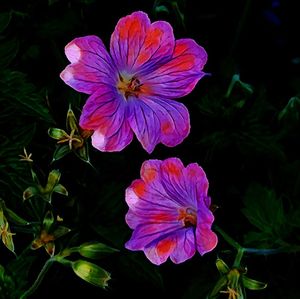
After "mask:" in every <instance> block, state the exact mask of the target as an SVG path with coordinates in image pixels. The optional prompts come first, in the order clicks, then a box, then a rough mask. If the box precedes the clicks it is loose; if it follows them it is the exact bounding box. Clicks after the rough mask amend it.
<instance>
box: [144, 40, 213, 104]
mask: <svg viewBox="0 0 300 299" xmlns="http://www.w3.org/2000/svg"><path fill="white" fill-rule="evenodd" d="M206 61H207V54H206V52H205V50H204V49H203V48H202V47H201V46H199V45H198V44H197V43H196V42H195V41H194V40H192V39H180V40H177V41H176V45H175V49H174V53H173V56H172V59H171V60H170V61H169V62H167V63H165V64H163V65H162V66H160V67H159V68H158V69H156V70H155V71H153V72H152V73H149V74H148V75H145V76H144V77H143V78H142V79H141V80H142V82H143V83H144V84H145V85H146V86H147V89H148V90H149V92H150V94H151V95H156V96H160V97H165V98H168V99H174V98H179V97H183V96H185V95H187V94H189V93H190V92H191V91H192V90H193V89H194V87H195V85H196V84H197V82H198V81H199V80H200V79H201V78H202V77H203V76H204V75H205V73H204V72H203V71H202V69H203V67H204V65H205V63H206Z"/></svg>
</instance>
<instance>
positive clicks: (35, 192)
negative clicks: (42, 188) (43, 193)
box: [23, 187, 40, 200]
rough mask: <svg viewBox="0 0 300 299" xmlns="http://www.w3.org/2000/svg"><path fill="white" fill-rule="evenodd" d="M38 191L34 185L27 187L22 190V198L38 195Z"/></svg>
mask: <svg viewBox="0 0 300 299" xmlns="http://www.w3.org/2000/svg"><path fill="white" fill-rule="evenodd" d="M39 193H40V192H39V190H38V189H37V188H35V187H28V188H27V189H26V190H25V191H24V192H23V200H27V199H29V198H31V197H33V196H35V195H38V194H39Z"/></svg>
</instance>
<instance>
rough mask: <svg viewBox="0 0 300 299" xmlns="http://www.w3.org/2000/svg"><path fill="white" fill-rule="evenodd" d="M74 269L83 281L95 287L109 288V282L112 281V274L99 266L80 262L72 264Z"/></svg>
mask: <svg viewBox="0 0 300 299" xmlns="http://www.w3.org/2000/svg"><path fill="white" fill-rule="evenodd" d="M72 269H73V271H74V273H75V274H76V275H78V276H79V277H80V278H81V279H83V280H85V281H87V282H88V283H90V284H92V285H94V286H97V287H101V288H106V287H107V286H108V284H107V282H108V281H109V280H110V274H109V273H108V272H107V271H105V270H104V269H103V268H101V267H99V266H98V265H95V264H93V263H90V262H87V261H83V260H78V261H75V262H73V263H72Z"/></svg>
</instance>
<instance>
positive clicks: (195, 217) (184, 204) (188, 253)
mask: <svg viewBox="0 0 300 299" xmlns="http://www.w3.org/2000/svg"><path fill="white" fill-rule="evenodd" d="M207 189H208V181H207V178H206V175H205V172H204V171H203V169H202V168H201V167H200V166H199V165H198V164H196V163H193V164H189V165H188V166H187V167H184V165H183V164H182V162H181V161H180V160H179V159H178V158H169V159H166V160H164V161H160V160H149V161H145V162H144V163H143V165H142V168H141V179H138V180H134V181H133V182H132V184H131V185H130V187H128V188H127V189H126V195H125V199H126V202H127V204H128V206H129V211H128V213H127V214H126V218H125V219H126V222H127V224H128V225H129V227H130V228H132V229H133V230H134V231H133V233H132V236H131V238H130V240H129V241H128V242H127V243H126V245H125V246H126V248H127V249H130V250H143V251H144V252H145V254H146V256H147V258H148V259H149V260H150V261H151V262H152V263H154V264H156V265H160V264H161V263H163V262H165V261H166V260H167V259H168V257H170V259H171V260H172V261H173V262H174V263H182V262H184V261H185V260H187V259H189V258H191V257H192V256H193V255H194V254H195V251H196V250H198V251H199V253H200V254H201V255H203V254H204V253H206V252H208V251H211V250H213V249H214V248H215V246H216V244H217V241H218V240H217V236H216V234H215V233H214V232H212V230H211V226H212V223H213V220H214V217H213V214H212V212H211V211H210V210H209V205H210V198H209V197H208V196H207Z"/></svg>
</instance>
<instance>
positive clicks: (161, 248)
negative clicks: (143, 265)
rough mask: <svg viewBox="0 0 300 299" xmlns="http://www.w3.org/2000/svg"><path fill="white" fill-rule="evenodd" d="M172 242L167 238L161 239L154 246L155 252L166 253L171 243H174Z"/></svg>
mask: <svg viewBox="0 0 300 299" xmlns="http://www.w3.org/2000/svg"><path fill="white" fill-rule="evenodd" d="M174 244H175V243H174V241H173V240H169V239H166V240H161V241H160V242H159V243H158V244H157V246H156V249H157V253H158V254H165V253H167V252H168V251H169V250H170V248H171V247H172V245H174Z"/></svg>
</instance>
